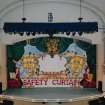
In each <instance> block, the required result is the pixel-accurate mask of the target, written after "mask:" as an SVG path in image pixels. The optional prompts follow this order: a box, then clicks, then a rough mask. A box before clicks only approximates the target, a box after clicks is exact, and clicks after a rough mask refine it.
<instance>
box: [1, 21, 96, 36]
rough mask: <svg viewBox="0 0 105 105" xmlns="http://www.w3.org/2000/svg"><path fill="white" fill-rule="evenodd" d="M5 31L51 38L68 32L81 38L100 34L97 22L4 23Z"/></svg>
mask: <svg viewBox="0 0 105 105" xmlns="http://www.w3.org/2000/svg"><path fill="white" fill-rule="evenodd" d="M3 30H4V32H5V33H21V32H22V33H24V32H26V35H27V36H29V35H33V36H34V35H35V34H36V33H38V34H40V33H41V34H43V33H47V34H49V36H50V37H52V36H53V34H59V32H60V33H64V32H66V35H70V34H71V33H72V35H73V36H74V35H75V33H78V34H79V36H81V35H82V34H83V33H91V32H92V33H94V32H98V23H97V22H71V23H66V22H65V23H29V22H25V23H24V22H21V23H12V22H11V23H10V22H8V23H4V26H3Z"/></svg>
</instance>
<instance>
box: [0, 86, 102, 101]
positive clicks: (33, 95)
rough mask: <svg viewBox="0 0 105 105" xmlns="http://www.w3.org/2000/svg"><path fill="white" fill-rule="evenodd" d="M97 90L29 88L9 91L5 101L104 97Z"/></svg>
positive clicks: (5, 95) (4, 95)
mask: <svg viewBox="0 0 105 105" xmlns="http://www.w3.org/2000/svg"><path fill="white" fill-rule="evenodd" d="M102 96H103V94H102V93H100V92H98V90H97V89H96V88H94V89H92V88H91V89H90V88H88V89H87V88H67V87H60V88H59V87H57V88H48V87H47V88H27V89H23V88H20V89H7V90H6V91H5V92H3V94H2V95H1V97H2V98H3V99H11V100H23V101H29V102H73V101H80V100H89V99H94V98H99V97H102Z"/></svg>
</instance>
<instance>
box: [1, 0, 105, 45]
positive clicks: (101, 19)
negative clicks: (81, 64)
mask: <svg viewBox="0 0 105 105" xmlns="http://www.w3.org/2000/svg"><path fill="white" fill-rule="evenodd" d="M81 11H82V14H81V16H82V17H83V21H97V22H98V25H99V26H98V27H99V32H98V33H97V36H98V39H96V38H95V39H94V38H93V40H92V41H93V42H97V43H98V40H99V42H100V40H102V37H103V31H105V0H82V9H81ZM49 12H52V13H53V15H54V20H53V21H54V22H75V21H78V17H79V16H80V0H24V8H23V0H0V41H1V42H3V43H4V44H13V43H15V42H17V41H21V40H24V39H27V38H31V37H33V36H29V37H27V36H26V35H25V36H23V37H21V36H19V35H15V36H14V35H8V34H5V33H4V32H3V29H2V28H3V24H4V22H21V21H22V20H21V18H22V17H23V15H24V16H25V17H26V18H27V22H28V21H30V22H47V21H48V13H49ZM95 35H96V34H94V35H93V37H95ZM99 35H100V37H99ZM82 37H83V38H86V39H89V38H90V39H91V35H83V36H82Z"/></svg>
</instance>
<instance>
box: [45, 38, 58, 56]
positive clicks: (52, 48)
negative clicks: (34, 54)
mask: <svg viewBox="0 0 105 105" xmlns="http://www.w3.org/2000/svg"><path fill="white" fill-rule="evenodd" d="M58 42H59V40H57V39H55V38H53V39H48V42H47V51H48V54H50V55H51V56H52V57H53V56H54V54H57V53H58V52H59V51H58Z"/></svg>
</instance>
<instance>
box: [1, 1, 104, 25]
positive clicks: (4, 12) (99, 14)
mask: <svg viewBox="0 0 105 105" xmlns="http://www.w3.org/2000/svg"><path fill="white" fill-rule="evenodd" d="M44 3H59V4H66V5H74V6H78V7H79V6H80V2H79V0H61V1H59V0H50V1H49V0H38V1H37V0H36V1H33V0H30V1H29V0H25V5H36V4H44ZM22 6H23V1H22V0H17V1H14V2H11V3H9V4H8V5H7V6H6V7H4V8H3V9H2V10H1V11H0V20H2V18H3V17H5V16H6V15H8V14H9V13H11V12H12V11H14V10H16V9H17V8H19V7H22ZM82 7H83V8H84V9H86V10H88V11H90V12H91V13H93V14H94V15H96V16H97V17H98V18H99V20H100V21H101V24H102V26H104V25H105V20H104V18H105V13H104V12H103V11H102V10H100V8H98V7H97V6H95V5H93V4H91V3H89V2H87V1H83V2H82Z"/></svg>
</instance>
